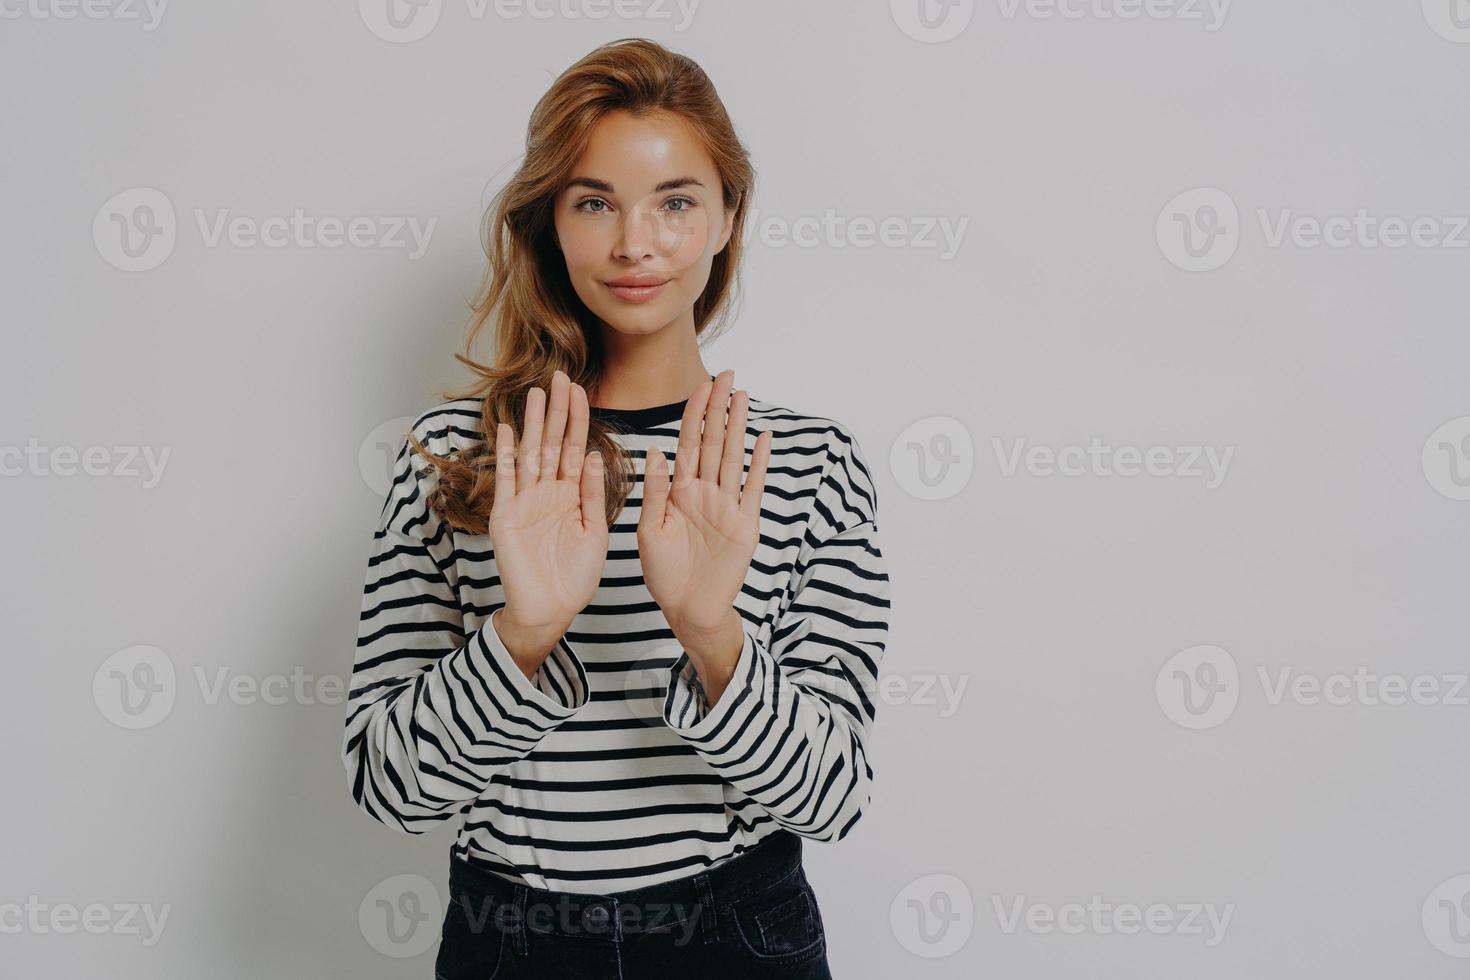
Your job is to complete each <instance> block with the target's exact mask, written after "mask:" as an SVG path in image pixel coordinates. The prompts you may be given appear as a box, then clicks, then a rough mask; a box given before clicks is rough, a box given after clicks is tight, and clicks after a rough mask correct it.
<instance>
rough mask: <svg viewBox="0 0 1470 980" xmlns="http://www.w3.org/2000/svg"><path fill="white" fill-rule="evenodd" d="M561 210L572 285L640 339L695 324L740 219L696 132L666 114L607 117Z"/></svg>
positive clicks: (601, 314) (562, 196) (559, 200)
mask: <svg viewBox="0 0 1470 980" xmlns="http://www.w3.org/2000/svg"><path fill="white" fill-rule="evenodd" d="M555 209H556V237H557V241H558V243H559V244H560V246H561V251H562V255H563V257H564V258H565V259H566V263H567V273H568V275H569V276H570V278H571V281H572V288H574V289H575V290H576V292H577V295H578V296H579V297H580V298H581V300H582V302H583V303H584V304H586V306H587V308H588V309H589V310H591V311H592V313H593V315H594V316H596V317H597V318H598V319H599V320H601V321H602V322H603V323H604V324H606V325H607V326H608V327H609V328H611V329H612V330H614V331H617V332H618V333H620V334H635V335H642V334H651V333H655V332H657V331H659V330H662V329H663V328H664V327H666V326H668V325H670V324H671V323H675V322H689V323H691V324H692V322H693V319H692V310H693V307H694V301H695V300H696V299H698V298H699V295H700V293H702V292H703V291H704V287H705V284H706V283H707V282H708V281H709V273H710V266H711V264H712V263H713V261H714V257H715V256H716V255H717V254H718V253H719V251H720V249H722V248H724V247H725V243H726V242H728V241H729V240H730V230H731V224H732V221H733V218H734V212H733V211H732V212H728V213H727V212H726V210H725V207H724V197H723V194H722V192H721V189H720V175H719V172H718V171H717V170H716V168H715V163H714V160H713V159H711V158H710V155H709V153H708V152H706V151H705V149H704V147H703V146H702V145H701V144H700V142H699V140H698V138H697V137H696V136H695V134H694V130H693V129H691V128H690V126H689V124H688V123H686V122H684V121H683V120H682V119H680V118H678V117H676V116H670V115H666V114H663V113H654V114H650V115H644V116H634V115H632V114H630V113H627V112H622V111H616V112H610V113H608V114H607V115H605V116H603V117H602V119H601V120H600V121H599V122H598V123H597V125H596V127H595V128H594V129H593V130H592V136H591V139H590V141H589V142H588V145H587V149H586V151H585V152H583V154H582V156H581V157H580V158H579V159H578V161H577V164H576V166H575V167H573V168H572V176H571V179H570V180H569V182H568V184H567V186H566V187H564V188H562V190H561V191H560V192H559V193H558V194H557V195H556V204H555ZM686 318H687V319H686Z"/></svg>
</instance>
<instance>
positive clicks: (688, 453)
mask: <svg viewBox="0 0 1470 980" xmlns="http://www.w3.org/2000/svg"><path fill="white" fill-rule="evenodd" d="M714 383H715V382H714V379H713V378H711V379H709V380H708V381H701V382H700V383H699V387H698V388H695V389H694V394H692V395H690V396H689V402H688V404H686V405H685V406H684V418H683V420H682V421H680V423H679V446H678V448H677V449H675V450H674V485H675V486H677V487H682V486H685V485H686V484H688V483H689V482H690V481H691V480H693V479H694V478H695V477H697V476H698V475H699V426H700V420H701V419H703V418H704V409H705V406H706V405H708V404H709V397H710V393H711V392H712V391H714Z"/></svg>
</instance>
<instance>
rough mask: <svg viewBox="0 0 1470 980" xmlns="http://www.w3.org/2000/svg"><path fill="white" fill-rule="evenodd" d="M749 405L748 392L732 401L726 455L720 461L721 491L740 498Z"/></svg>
mask: <svg viewBox="0 0 1470 980" xmlns="http://www.w3.org/2000/svg"><path fill="white" fill-rule="evenodd" d="M748 405H749V395H748V393H747V392H746V391H744V390H741V391H737V392H735V394H734V395H733V396H732V397H731V399H730V424H729V425H727V426H725V455H724V457H723V458H722V459H721V460H720V491H721V492H722V493H728V494H729V495H730V496H731V497H733V498H736V499H739V497H740V474H741V473H743V472H744V471H745V415H746V411H747V408H748Z"/></svg>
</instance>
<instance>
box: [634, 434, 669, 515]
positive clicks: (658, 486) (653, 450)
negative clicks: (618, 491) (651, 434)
mask: <svg viewBox="0 0 1470 980" xmlns="http://www.w3.org/2000/svg"><path fill="white" fill-rule="evenodd" d="M668 505H669V458H668V457H667V456H665V455H664V454H663V451H662V450H661V449H659V448H658V447H657V446H652V447H650V448H649V450H648V463H647V465H646V466H644V467H643V509H642V510H641V511H639V512H638V526H639V527H648V528H654V529H657V528H661V527H663V525H664V514H665V513H666V512H667V510H668Z"/></svg>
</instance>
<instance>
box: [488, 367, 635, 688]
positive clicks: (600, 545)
mask: <svg viewBox="0 0 1470 980" xmlns="http://www.w3.org/2000/svg"><path fill="white" fill-rule="evenodd" d="M587 425H588V411H587V392H586V390H585V389H583V388H582V386H581V385H578V384H572V383H571V379H570V378H568V376H567V375H566V373H565V372H563V371H557V372H556V373H555V374H554V375H553V376H552V380H551V402H550V405H548V404H547V396H546V392H545V391H544V390H543V389H541V388H532V389H531V390H530V392H529V393H528V394H527V396H526V417H525V421H524V423H523V424H522V426H521V444H520V446H519V447H517V446H516V445H515V433H514V431H513V430H512V429H511V427H510V426H509V425H507V424H506V423H504V422H502V423H500V424H499V425H498V426H497V427H496V431H495V500H494V502H493V503H492V504H491V507H490V522H489V524H490V543H491V546H492V547H493V548H494V549H495V564H496V567H497V570H498V571H499V573H500V582H501V586H502V587H503V588H504V590H505V605H504V606H503V607H502V608H500V609H497V610H496V611H495V613H494V614H493V615H492V616H491V628H492V629H494V630H495V631H496V632H497V633H498V634H499V636H500V638H501V640H502V641H503V642H504V643H505V645H506V648H507V649H509V650H510V651H511V653H512V654H513V655H514V656H515V659H516V661H517V662H518V663H519V664H520V665H521V669H522V670H523V671H525V673H526V674H527V675H528V676H529V675H530V674H533V673H534V672H535V670H536V669H537V668H538V667H539V666H540V665H541V661H542V660H544V659H545V658H546V655H547V654H548V653H549V652H550V651H551V649H552V647H554V646H555V645H556V642H557V640H559V639H560V638H561V636H562V634H564V633H565V632H566V631H567V628H568V627H570V626H571V623H572V620H573V619H574V618H575V617H576V615H577V614H578V613H579V612H581V611H582V609H583V608H584V607H585V606H586V605H587V603H589V602H591V601H592V597H593V596H594V595H595V594H596V593H597V586H598V583H599V582H601V580H602V567H603V564H604V562H605V561H606V559H607V545H608V531H607V511H606V509H605V508H606V505H605V502H604V499H603V498H604V491H603V467H602V458H601V454H600V453H596V452H594V453H592V454H590V455H587V453H586V448H587Z"/></svg>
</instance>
